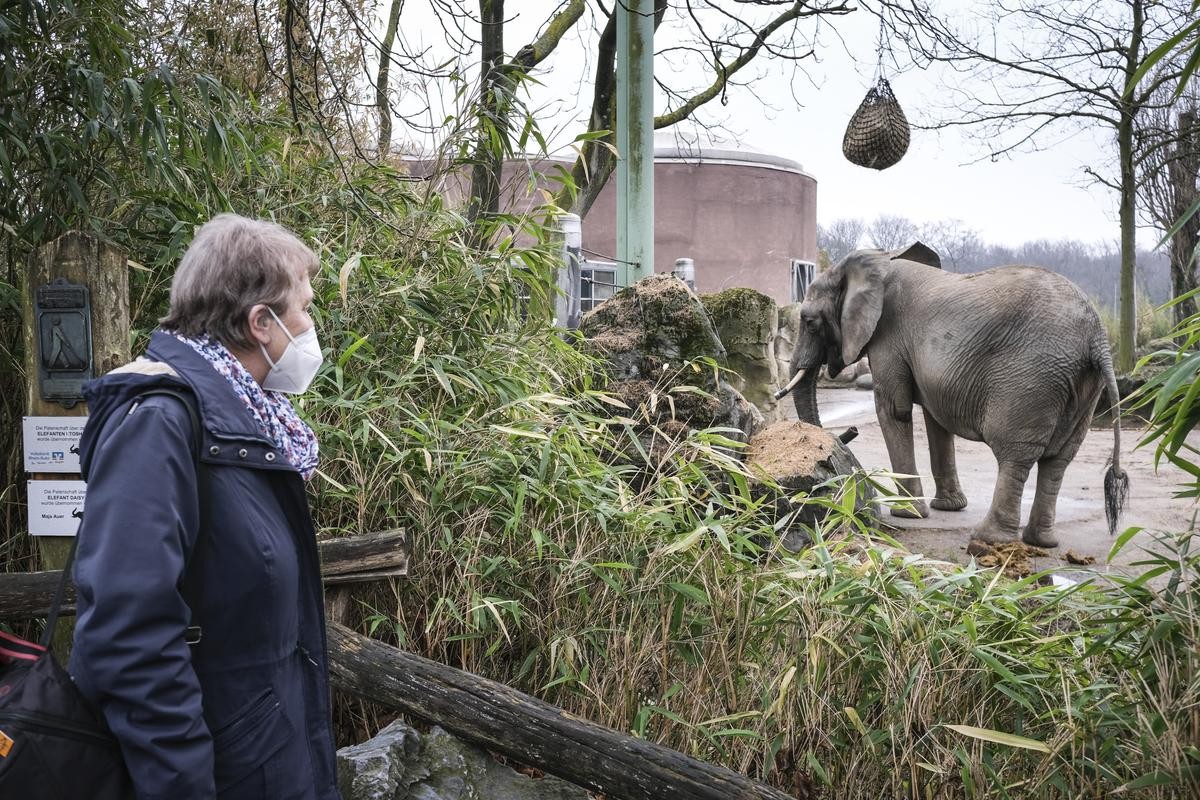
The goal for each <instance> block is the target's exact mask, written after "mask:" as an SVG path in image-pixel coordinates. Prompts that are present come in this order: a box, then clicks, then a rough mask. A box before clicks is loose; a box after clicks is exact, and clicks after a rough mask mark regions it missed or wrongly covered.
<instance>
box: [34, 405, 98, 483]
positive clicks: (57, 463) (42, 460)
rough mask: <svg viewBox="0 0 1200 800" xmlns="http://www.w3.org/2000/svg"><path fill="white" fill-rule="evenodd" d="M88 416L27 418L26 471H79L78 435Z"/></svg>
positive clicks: (80, 434) (81, 431)
mask: <svg viewBox="0 0 1200 800" xmlns="http://www.w3.org/2000/svg"><path fill="white" fill-rule="evenodd" d="M86 424H87V417H25V419H24V422H23V424H22V434H23V436H22V438H23V440H24V443H25V471H26V472H79V437H80V436H82V435H83V426H84V425H86Z"/></svg>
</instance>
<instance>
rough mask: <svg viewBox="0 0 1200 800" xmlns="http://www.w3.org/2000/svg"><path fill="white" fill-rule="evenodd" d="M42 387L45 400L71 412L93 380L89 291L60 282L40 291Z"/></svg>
mask: <svg viewBox="0 0 1200 800" xmlns="http://www.w3.org/2000/svg"><path fill="white" fill-rule="evenodd" d="M34 314H35V316H36V317H37V333H38V335H37V346H38V386H39V388H40V390H41V395H42V399H43V400H45V401H46V402H49V403H61V404H62V405H63V406H64V407H66V408H70V407H71V406H73V405H75V404H76V403H78V402H79V401H80V400H82V399H83V384H84V382H85V381H89V380H91V378H92V309H91V301H90V299H89V296H88V288H87V287H86V286H83V285H82V284H77V283H70V282H68V281H67V280H66V279H65V278H59V279H57V280H54V281H51V282H50V283H47V284H44V285H42V286H39V287H37V291H36V293H35V294H34Z"/></svg>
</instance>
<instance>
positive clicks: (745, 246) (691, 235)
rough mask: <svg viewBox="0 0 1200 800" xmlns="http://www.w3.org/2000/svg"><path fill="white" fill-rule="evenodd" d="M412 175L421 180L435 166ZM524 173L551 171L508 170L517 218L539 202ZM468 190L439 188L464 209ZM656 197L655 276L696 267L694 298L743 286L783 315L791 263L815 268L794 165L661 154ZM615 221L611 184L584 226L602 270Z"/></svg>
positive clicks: (461, 182) (812, 192)
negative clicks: (690, 263)
mask: <svg viewBox="0 0 1200 800" xmlns="http://www.w3.org/2000/svg"><path fill="white" fill-rule="evenodd" d="M409 166H410V169H411V171H412V173H413V174H414V175H423V174H428V172H429V171H430V170H431V166H432V165H430V164H428V163H423V162H419V161H412V162H409ZM530 166H533V168H535V169H537V170H539V171H541V172H543V173H545V172H548V171H549V170H550V169H551V168H552V167H553V166H554V165H553V162H547V161H543V162H539V163H536V164H533V165H530V164H527V163H522V162H510V163H509V164H507V165H506V167H505V174H504V181H503V184H502V185H503V190H502V200H501V203H502V206H503V207H504V208H505V209H507V210H509V211H514V212H517V213H520V212H522V211H524V210H526V209H528V208H530V207H532V206H533V205H536V204H537V203H539V202H541V201H542V198H541V197H540V196H538V195H537V194H536V191H537V187H531V186H530V183H529V169H530ZM563 166H566V167H568V168H569V166H570V163H569V162H564V164H563ZM468 183H469V179H468V176H467V175H465V174H461V173H450V174H446V175H442V176H440V178H439V183H438V184H437V186H436V188H437V190H439V191H442V192H443V193H444V194H445V195H446V198H447V202H449V203H452V204H461V205H465V198H464V195H465V193H466V191H467V186H468ZM537 183H538V184H540V186H541V187H543V188H550V189H551V190H553V188H554V187H550V186H548V184H547V182H545V181H544V180H541V181H538V182H537ZM654 196H655V199H654V221H655V237H654V269H655V272H670V271H671V270H672V269H673V268H674V266H675V259H677V258H691V259H694V260H695V263H696V291H698V292H719V291H722V290H724V289H730V288H734V287H745V288H749V289H755V290H757V291H759V292H762V293H763V294H765V295H767V296H768V297H770V298H771V299H772V300H774V301H775V302H776V304H778V305H780V306H784V305H787V304H788V303H790V302H792V295H791V260H792V259H793V258H797V259H802V260H804V261H811V262H813V263H816V261H817V181H816V179H815V178H813V177H812V176H811V175H809V174H807V173H805V172H804V171H803V170H802V168H801V167H800V165H799V164H797V163H796V162H794V161H790V160H788V159H785V158H780V157H778V156H772V155H768V154H764V153H756V152H753V151H741V150H720V149H707V150H703V151H700V153H699V154H686V153H682V152H681V151H680V150H679V149H678V148H673V147H668V148H662V149H659V151H658V154H657V155H656V157H655V163H654ZM616 214H617V199H616V179H615V176H614V177H613V178H610V179H609V181H608V184H607V185H606V186H605V187H604V190H603V191H602V192H601V193H600V197H599V198H597V200H596V203H595V204H594V205H593V206H592V208H591V210H590V211H589V212H588V214H587V216H586V217H584V219H583V249H584V254H585V256H586V257H588V258H591V259H593V260H600V261H606V260H609V258H611V257H613V256H615V255H616V250H617V242H616V239H617V233H616Z"/></svg>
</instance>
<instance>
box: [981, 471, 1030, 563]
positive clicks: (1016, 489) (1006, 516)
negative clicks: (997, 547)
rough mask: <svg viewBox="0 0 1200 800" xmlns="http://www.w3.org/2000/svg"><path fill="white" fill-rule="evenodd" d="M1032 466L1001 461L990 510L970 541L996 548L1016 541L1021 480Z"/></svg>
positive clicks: (1019, 523) (1023, 486) (1022, 487)
mask: <svg viewBox="0 0 1200 800" xmlns="http://www.w3.org/2000/svg"><path fill="white" fill-rule="evenodd" d="M1032 466H1033V465H1032V464H1031V463H1027V462H1017V461H1001V462H1000V472H999V474H998V475H997V476H996V491H995V492H994V493H993V494H992V507H991V508H989V509H988V513H987V516H986V517H984V518H983V521H982V522H980V523H979V525H978V526H977V527H976V528H975V530H974V531H972V532H971V538H972V539H980V540H982V541H985V542H991V543H993V544H999V543H1001V542H1011V541H1014V540H1015V539H1016V538H1017V530H1018V529H1019V528H1020V526H1021V495H1022V494H1024V492H1025V480H1026V478H1028V477H1029V470H1030V468H1031V467H1032Z"/></svg>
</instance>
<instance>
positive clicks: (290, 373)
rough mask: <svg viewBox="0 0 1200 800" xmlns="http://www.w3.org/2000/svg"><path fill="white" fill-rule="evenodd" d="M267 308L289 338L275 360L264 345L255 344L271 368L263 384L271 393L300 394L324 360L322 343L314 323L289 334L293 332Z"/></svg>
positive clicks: (306, 387)
mask: <svg viewBox="0 0 1200 800" xmlns="http://www.w3.org/2000/svg"><path fill="white" fill-rule="evenodd" d="M267 311H270V312H271V316H272V317H275V323H276V324H277V325H279V328H280V330H282V331H283V332H284V333H285V334H287V337H288V339H289V340H290V341H289V342H288V346H287V348H285V349H284V351H283V355H281V356H280V357H279V360H278V361H272V360H271V356H269V355H268V354H267V348H265V347H263V346H262V345H261V344H260V345H259V346H258V347H259V349H260V350H262V354H263V356H264V357H265V358H266V359H267V363H268V364H270V365H271V371H270V372H268V373H267V377H266V378H265V379H264V380H263V382H262V387H263V388H264V389H270V390H271V391H273V392H284V393H286V394H303V393H304V392H305V391H307V390H308V385H309V384H310V383H312V380H313V378H314V377H315V376H316V374H317V370H319V369H320V368H321V362H322V361H323V360H324V357H323V356H322V355H321V343H320V342H318V341H317V329H316V327H315V326H314V327H312V328H309V329H308V330H306V331H305V332H304V333H302V334H300V335H299V336H292V332H291V331H289V330H288V329H287V326H286V325H284V324H283V321H282V320H281V319H279V317H278V316H276V315H275V312H274V310H272V309H271V307H270V306H267Z"/></svg>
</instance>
